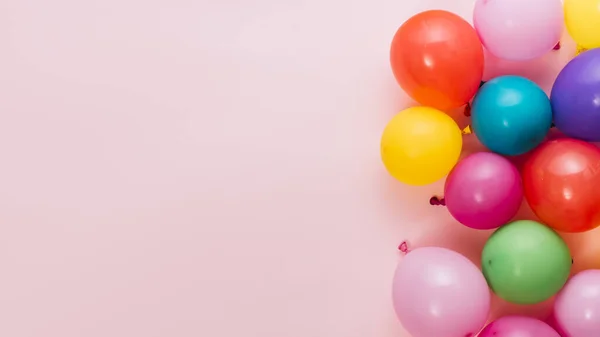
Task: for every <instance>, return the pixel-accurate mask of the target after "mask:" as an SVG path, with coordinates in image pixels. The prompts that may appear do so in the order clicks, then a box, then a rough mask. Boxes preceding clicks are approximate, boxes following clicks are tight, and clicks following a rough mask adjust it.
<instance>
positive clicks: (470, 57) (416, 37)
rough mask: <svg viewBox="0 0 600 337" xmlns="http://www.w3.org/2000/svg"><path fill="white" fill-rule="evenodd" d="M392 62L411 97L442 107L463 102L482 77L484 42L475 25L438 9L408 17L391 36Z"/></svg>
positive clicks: (452, 106) (469, 97) (472, 94)
mask: <svg viewBox="0 0 600 337" xmlns="http://www.w3.org/2000/svg"><path fill="white" fill-rule="evenodd" d="M390 61H391V64H392V70H393V71H394V76H395V77H396V80H397V81H398V83H399V84H400V86H401V87H402V89H404V91H406V93H407V94H408V95H409V96H411V97H412V98H413V99H414V100H416V101H417V102H419V103H421V104H423V105H427V106H431V107H434V108H437V109H440V110H448V109H451V108H457V107H459V106H462V105H464V104H466V103H467V102H468V101H469V100H470V99H471V98H473V96H474V95H475V93H476V92H477V89H478V88H479V85H480V84H481V79H482V77H483V46H482V45H481V41H480V40H479V37H478V36H477V33H476V32H475V29H474V28H473V27H471V25H470V24H469V23H468V22H467V21H465V20H464V19H463V18H461V17H460V16H458V15H456V14H453V13H450V12H447V11H442V10H431V11H426V12H422V13H419V14H417V15H415V16H413V17H412V18H410V19H408V20H407V21H406V22H405V23H404V24H403V25H402V26H401V27H400V28H399V29H398V31H397V32H396V35H395V36H394V40H393V41H392V48H391V52H390Z"/></svg>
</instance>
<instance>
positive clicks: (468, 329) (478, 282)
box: [392, 247, 491, 337]
mask: <svg viewBox="0 0 600 337" xmlns="http://www.w3.org/2000/svg"><path fill="white" fill-rule="evenodd" d="M490 295H491V294H490V290H489V289H488V287H487V284H486V283H485V279H484V278H483V275H481V272H480V271H479V269H478V268H477V266H475V265H474V264H473V263H472V262H471V261H470V260H468V259H467V258H466V257H464V256H462V255H460V254H458V253H456V252H454V251H451V250H448V249H445V248H438V247H425V248H418V249H415V250H413V251H411V252H410V253H408V255H406V256H405V257H404V258H403V259H402V260H401V261H400V263H399V264H398V268H397V269H396V273H395V275H394V282H393V292H392V296H393V297H392V299H393V303H394V308H395V310H396V314H397V316H398V319H399V320H400V322H401V323H402V325H403V327H404V328H405V329H406V330H407V331H408V332H409V333H410V334H411V336H412V337H431V336H436V337H457V336H474V335H475V334H476V333H477V332H478V331H479V330H480V329H481V328H482V327H483V325H484V324H485V322H486V320H487V317H488V314H489V310H490V297H491V296H490Z"/></svg>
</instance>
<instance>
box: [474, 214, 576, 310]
mask: <svg viewBox="0 0 600 337" xmlns="http://www.w3.org/2000/svg"><path fill="white" fill-rule="evenodd" d="M571 261H572V260H571V254H570V252H569V248H568V247H567V245H566V243H565V242H564V241H563V239H562V238H561V237H560V236H559V235H558V234H557V233H556V232H555V231H553V230H552V229H551V228H549V227H547V226H545V225H542V224H540V223H538V222H535V221H530V220H519V221H515V222H512V223H510V224H508V225H505V226H503V227H500V229H498V230H497V231H496V232H495V233H494V234H492V236H490V238H489V239H488V241H487V242H486V244H485V246H484V248H483V253H482V256H481V263H482V269H483V274H484V275H485V278H486V280H487V282H488V284H489V286H490V288H491V289H492V290H493V291H494V292H495V293H496V295H498V296H500V297H501V298H503V299H505V300H506V301H508V302H512V303H516V304H535V303H540V302H543V301H545V300H547V299H549V298H550V297H552V296H554V295H555V294H556V293H557V292H558V291H559V290H560V289H561V288H562V286H563V285H564V284H565V282H567V278H568V277H569V273H570V270H571V263H572V262H571Z"/></svg>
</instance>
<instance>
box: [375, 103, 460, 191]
mask: <svg viewBox="0 0 600 337" xmlns="http://www.w3.org/2000/svg"><path fill="white" fill-rule="evenodd" d="M461 150H462V133H461V131H460V129H459V128H458V125H456V122H454V120H453V119H452V118H450V117H449V116H448V115H446V114H445V113H443V112H441V111H438V110H435V109H433V108H427V107H413V108H408V109H406V110H404V111H402V112H400V113H399V114H397V115H396V116H395V117H394V118H392V120H391V121H390V122H389V123H388V125H387V126H386V127H385V130H384V131H383V136H382V137H381V158H382V159H383V163H384V165H385V167H386V168H387V170H388V171H389V172H390V174H391V175H392V176H394V177H395V178H396V179H398V180H400V181H401V182H404V183H406V184H410V185H426V184H429V183H433V182H435V181H437V180H439V179H441V178H442V177H444V176H445V175H447V174H448V172H450V170H452V168H453V167H454V165H456V162H457V161H458V157H459V156H460V151H461Z"/></svg>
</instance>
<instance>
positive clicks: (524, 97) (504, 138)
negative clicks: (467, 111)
mask: <svg viewBox="0 0 600 337" xmlns="http://www.w3.org/2000/svg"><path fill="white" fill-rule="evenodd" d="M471 114H472V123H473V131H474V132H475V135H476V136H477V138H478V139H479V140H480V141H481V143H482V144H483V145H485V146H486V147H487V148H488V149H490V150H492V151H494V152H496V153H500V154H503V155H509V156H516V155H520V154H524V153H526V152H529V151H531V150H532V149H533V148H535V147H536V146H538V145H539V144H540V143H541V142H542V141H543V140H544V138H545V137H546V135H547V134H548V131H549V130H550V127H551V125H552V106H551V105H550V100H549V99H548V96H546V93H544V91H543V90H542V89H541V88H540V87H539V86H538V85H537V84H535V83H534V82H532V81H530V80H528V79H526V78H524V77H520V76H512V75H511V76H501V77H496V78H494V79H492V80H490V81H488V82H486V83H485V84H484V85H483V86H482V87H481V89H480V90H479V92H478V93H477V96H475V99H474V100H473V105H472V109H471Z"/></svg>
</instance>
